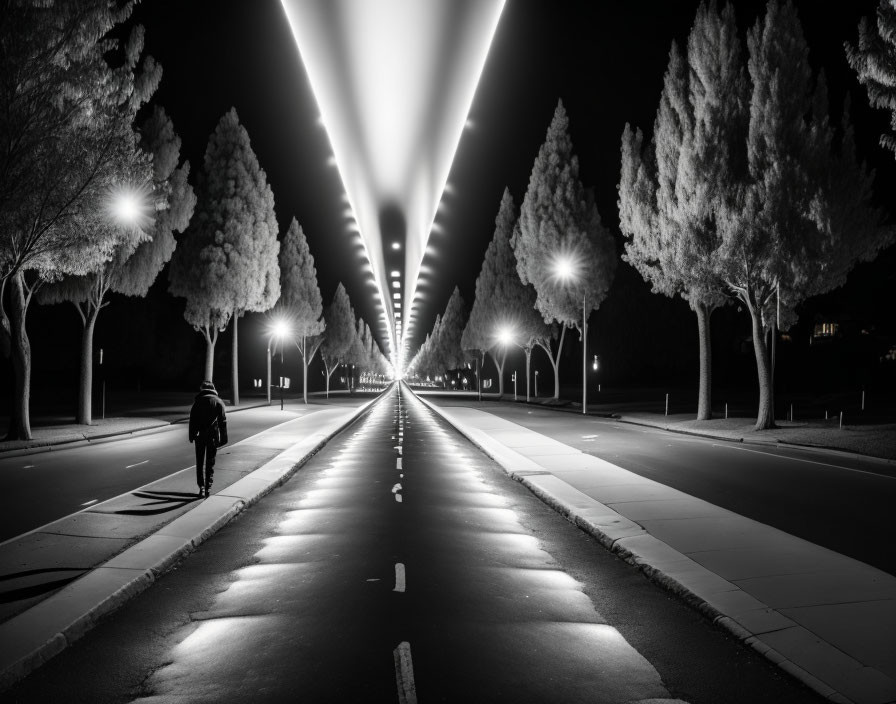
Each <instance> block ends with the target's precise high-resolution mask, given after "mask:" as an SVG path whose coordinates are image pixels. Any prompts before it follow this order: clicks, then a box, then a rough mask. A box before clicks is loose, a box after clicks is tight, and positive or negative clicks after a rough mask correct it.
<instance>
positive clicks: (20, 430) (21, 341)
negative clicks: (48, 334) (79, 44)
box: [9, 272, 31, 440]
mask: <svg viewBox="0 0 896 704" xmlns="http://www.w3.org/2000/svg"><path fill="white" fill-rule="evenodd" d="M27 313H28V298H27V296H26V294H25V276H24V274H23V273H22V272H18V273H16V274H14V275H13V276H12V286H11V288H10V305H9V322H10V336H11V338H12V339H11V343H12V349H11V352H12V368H13V373H14V374H15V388H14V390H13V394H14V397H15V398H14V403H15V408H14V413H13V418H12V419H11V422H12V423H13V424H12V425H11V426H10V429H9V430H10V436H11V437H10V439H16V440H31V409H30V407H29V402H30V399H31V343H30V341H29V340H28V333H27V332H26V330H25V316H26V314H27Z"/></svg>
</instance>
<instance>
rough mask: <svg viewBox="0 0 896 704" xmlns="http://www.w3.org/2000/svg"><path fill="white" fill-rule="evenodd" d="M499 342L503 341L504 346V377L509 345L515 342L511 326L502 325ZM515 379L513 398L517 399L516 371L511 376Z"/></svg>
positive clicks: (502, 369)
mask: <svg viewBox="0 0 896 704" xmlns="http://www.w3.org/2000/svg"><path fill="white" fill-rule="evenodd" d="M498 342H499V343H501V346H502V347H503V348H504V361H503V362H502V363H501V372H502V374H501V376H502V377H503V376H504V374H503V371H504V363H506V361H507V345H509V344H510V343H511V342H513V329H512V328H509V327H502V328H501V329H500V330H498ZM511 378H512V380H513V400H514V401H516V372H514V373H513V376H512V377H511ZM503 381H504V380H503V378H502V379H501V382H502V383H501V387H502V388H503V386H504V383H503Z"/></svg>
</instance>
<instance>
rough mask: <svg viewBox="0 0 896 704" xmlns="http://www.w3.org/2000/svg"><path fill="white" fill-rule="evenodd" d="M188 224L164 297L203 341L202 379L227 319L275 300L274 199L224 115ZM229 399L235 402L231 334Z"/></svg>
mask: <svg viewBox="0 0 896 704" xmlns="http://www.w3.org/2000/svg"><path fill="white" fill-rule="evenodd" d="M197 191H198V206H197V211H196V217H194V218H193V221H192V223H191V225H190V228H189V231H188V236H187V237H186V242H185V243H184V246H181V247H179V248H178V250H177V253H176V254H175V256H174V258H173V260H172V264H171V271H170V284H171V285H170V290H171V293H172V294H174V295H175V296H180V297H183V298H185V299H186V301H187V304H186V308H185V311H184V318H185V319H186V320H187V322H188V323H190V324H191V325H192V326H193V328H194V329H196V330H198V331H200V332H202V333H203V335H204V336H205V338H206V343H207V351H208V354H207V356H206V378H211V376H210V375H211V373H212V371H213V368H212V365H213V355H214V344H215V341H216V340H217V334H218V332H220V331H221V330H223V329H224V328H225V327H226V325H227V323H228V321H229V320H230V318H231V317H234V319H236V318H239V317H240V316H242V315H243V314H244V313H245V312H249V311H254V312H261V311H266V310H268V309H270V308H271V307H272V306H273V305H274V303H275V302H276V301H277V299H278V298H279V296H280V272H279V265H278V263H277V255H278V253H279V248H280V244H279V242H278V241H277V220H276V217H275V214H274V195H273V193H272V192H271V189H270V187H269V186H268V184H267V177H266V176H265V173H264V171H263V170H262V169H261V167H260V166H259V164H258V159H257V157H256V156H255V153H254V152H253V151H252V146H251V144H250V142H249V135H248V133H247V132H246V130H245V128H244V127H243V126H242V125H241V124H240V122H239V118H238V116H237V114H236V110H234V109H231V110H230V111H229V112H228V113H226V114H225V115H224V116H223V117H222V118H221V120H220V121H219V122H218V125H217V127H216V128H215V131H214V132H213V133H212V135H211V137H210V138H209V141H208V146H207V147H206V150H205V158H204V161H203V170H202V174H201V176H200V179H199V184H198V188H197ZM232 361H233V364H234V369H233V386H234V388H233V392H234V401H235V402H236V401H237V400H238V379H237V374H236V363H237V354H236V328H234V354H233V360H232Z"/></svg>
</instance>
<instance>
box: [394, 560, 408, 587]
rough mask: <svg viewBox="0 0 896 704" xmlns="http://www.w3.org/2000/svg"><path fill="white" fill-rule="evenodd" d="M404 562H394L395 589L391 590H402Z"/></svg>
mask: <svg viewBox="0 0 896 704" xmlns="http://www.w3.org/2000/svg"><path fill="white" fill-rule="evenodd" d="M404 579H405V576H404V563H403V562H396V563H395V589H393V590H392V591H393V592H403V591H404Z"/></svg>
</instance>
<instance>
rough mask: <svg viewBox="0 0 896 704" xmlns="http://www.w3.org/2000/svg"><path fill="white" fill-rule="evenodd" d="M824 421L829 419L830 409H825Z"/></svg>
mask: <svg viewBox="0 0 896 704" xmlns="http://www.w3.org/2000/svg"><path fill="white" fill-rule="evenodd" d="M824 419H825V420H827V419H828V409H827V408H825V409H824Z"/></svg>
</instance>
